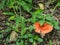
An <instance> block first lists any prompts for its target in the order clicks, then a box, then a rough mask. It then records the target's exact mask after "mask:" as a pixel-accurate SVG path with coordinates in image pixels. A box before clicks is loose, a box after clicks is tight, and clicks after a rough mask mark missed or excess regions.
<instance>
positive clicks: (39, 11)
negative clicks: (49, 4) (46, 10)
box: [34, 9, 43, 16]
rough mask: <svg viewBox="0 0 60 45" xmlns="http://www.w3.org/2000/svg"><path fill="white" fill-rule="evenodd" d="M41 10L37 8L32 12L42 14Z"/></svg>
mask: <svg viewBox="0 0 60 45" xmlns="http://www.w3.org/2000/svg"><path fill="white" fill-rule="evenodd" d="M42 12H43V11H42V10H41V9H37V10H36V11H35V12H34V13H35V15H37V16H38V15H39V16H40V15H42Z"/></svg>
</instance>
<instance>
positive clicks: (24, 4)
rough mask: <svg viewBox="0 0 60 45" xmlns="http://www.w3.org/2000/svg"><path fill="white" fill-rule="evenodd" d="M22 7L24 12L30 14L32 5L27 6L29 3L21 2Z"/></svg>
mask: <svg viewBox="0 0 60 45" xmlns="http://www.w3.org/2000/svg"><path fill="white" fill-rule="evenodd" d="M21 6H22V7H23V9H24V10H26V11H28V12H30V10H31V7H32V5H31V4H27V3H25V2H24V1H22V2H21Z"/></svg>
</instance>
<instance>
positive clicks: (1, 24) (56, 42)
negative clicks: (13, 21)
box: [0, 0, 60, 45]
mask: <svg viewBox="0 0 60 45" xmlns="http://www.w3.org/2000/svg"><path fill="white" fill-rule="evenodd" d="M41 2H42V3H43V4H44V5H45V11H44V14H51V13H52V11H51V10H52V9H53V8H54V6H55V5H56V3H57V2H52V3H51V4H50V5H49V4H48V2H49V1H46V0H45V1H42V0H41ZM38 3H40V1H39V0H34V1H33V4H34V6H35V7H37V6H38V5H37V4H38ZM7 10H10V9H7ZM2 12H3V10H0V31H1V30H5V29H6V28H7V27H8V26H6V24H5V22H7V17H8V16H4V15H3V14H2ZM23 14H24V15H23V16H24V17H25V18H26V19H28V18H30V17H31V15H30V14H26V12H23ZM53 16H54V17H55V18H57V19H58V21H59V24H60V7H57V9H55V11H54V12H53ZM26 23H27V24H26V26H27V27H28V26H29V25H30V24H31V23H30V22H26ZM0 34H2V33H1V32H0ZM3 35H4V37H2V42H1V43H0V45H5V38H6V36H8V35H10V34H9V32H8V33H6V32H3ZM43 39H44V42H43V43H37V45H49V40H50V39H51V40H52V43H53V45H60V31H59V30H55V29H54V30H53V31H52V32H51V33H49V34H46V36H45V37H44V38H43ZM12 45H15V44H14V43H13V44H12Z"/></svg>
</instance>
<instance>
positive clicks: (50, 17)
mask: <svg viewBox="0 0 60 45" xmlns="http://www.w3.org/2000/svg"><path fill="white" fill-rule="evenodd" d="M45 18H46V20H48V21H53V20H54V18H53V17H52V16H51V15H46V16H45Z"/></svg>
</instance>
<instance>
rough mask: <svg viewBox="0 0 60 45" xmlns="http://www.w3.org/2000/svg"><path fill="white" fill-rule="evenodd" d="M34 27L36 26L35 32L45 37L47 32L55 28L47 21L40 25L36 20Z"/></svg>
mask: <svg viewBox="0 0 60 45" xmlns="http://www.w3.org/2000/svg"><path fill="white" fill-rule="evenodd" d="M34 27H35V32H36V33H39V34H40V35H41V36H42V37H44V36H45V34H47V33H49V32H51V31H52V30H53V26H52V25H50V24H48V23H46V22H45V23H44V24H43V25H42V26H41V25H40V23H39V22H36V23H35V24H34Z"/></svg>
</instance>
